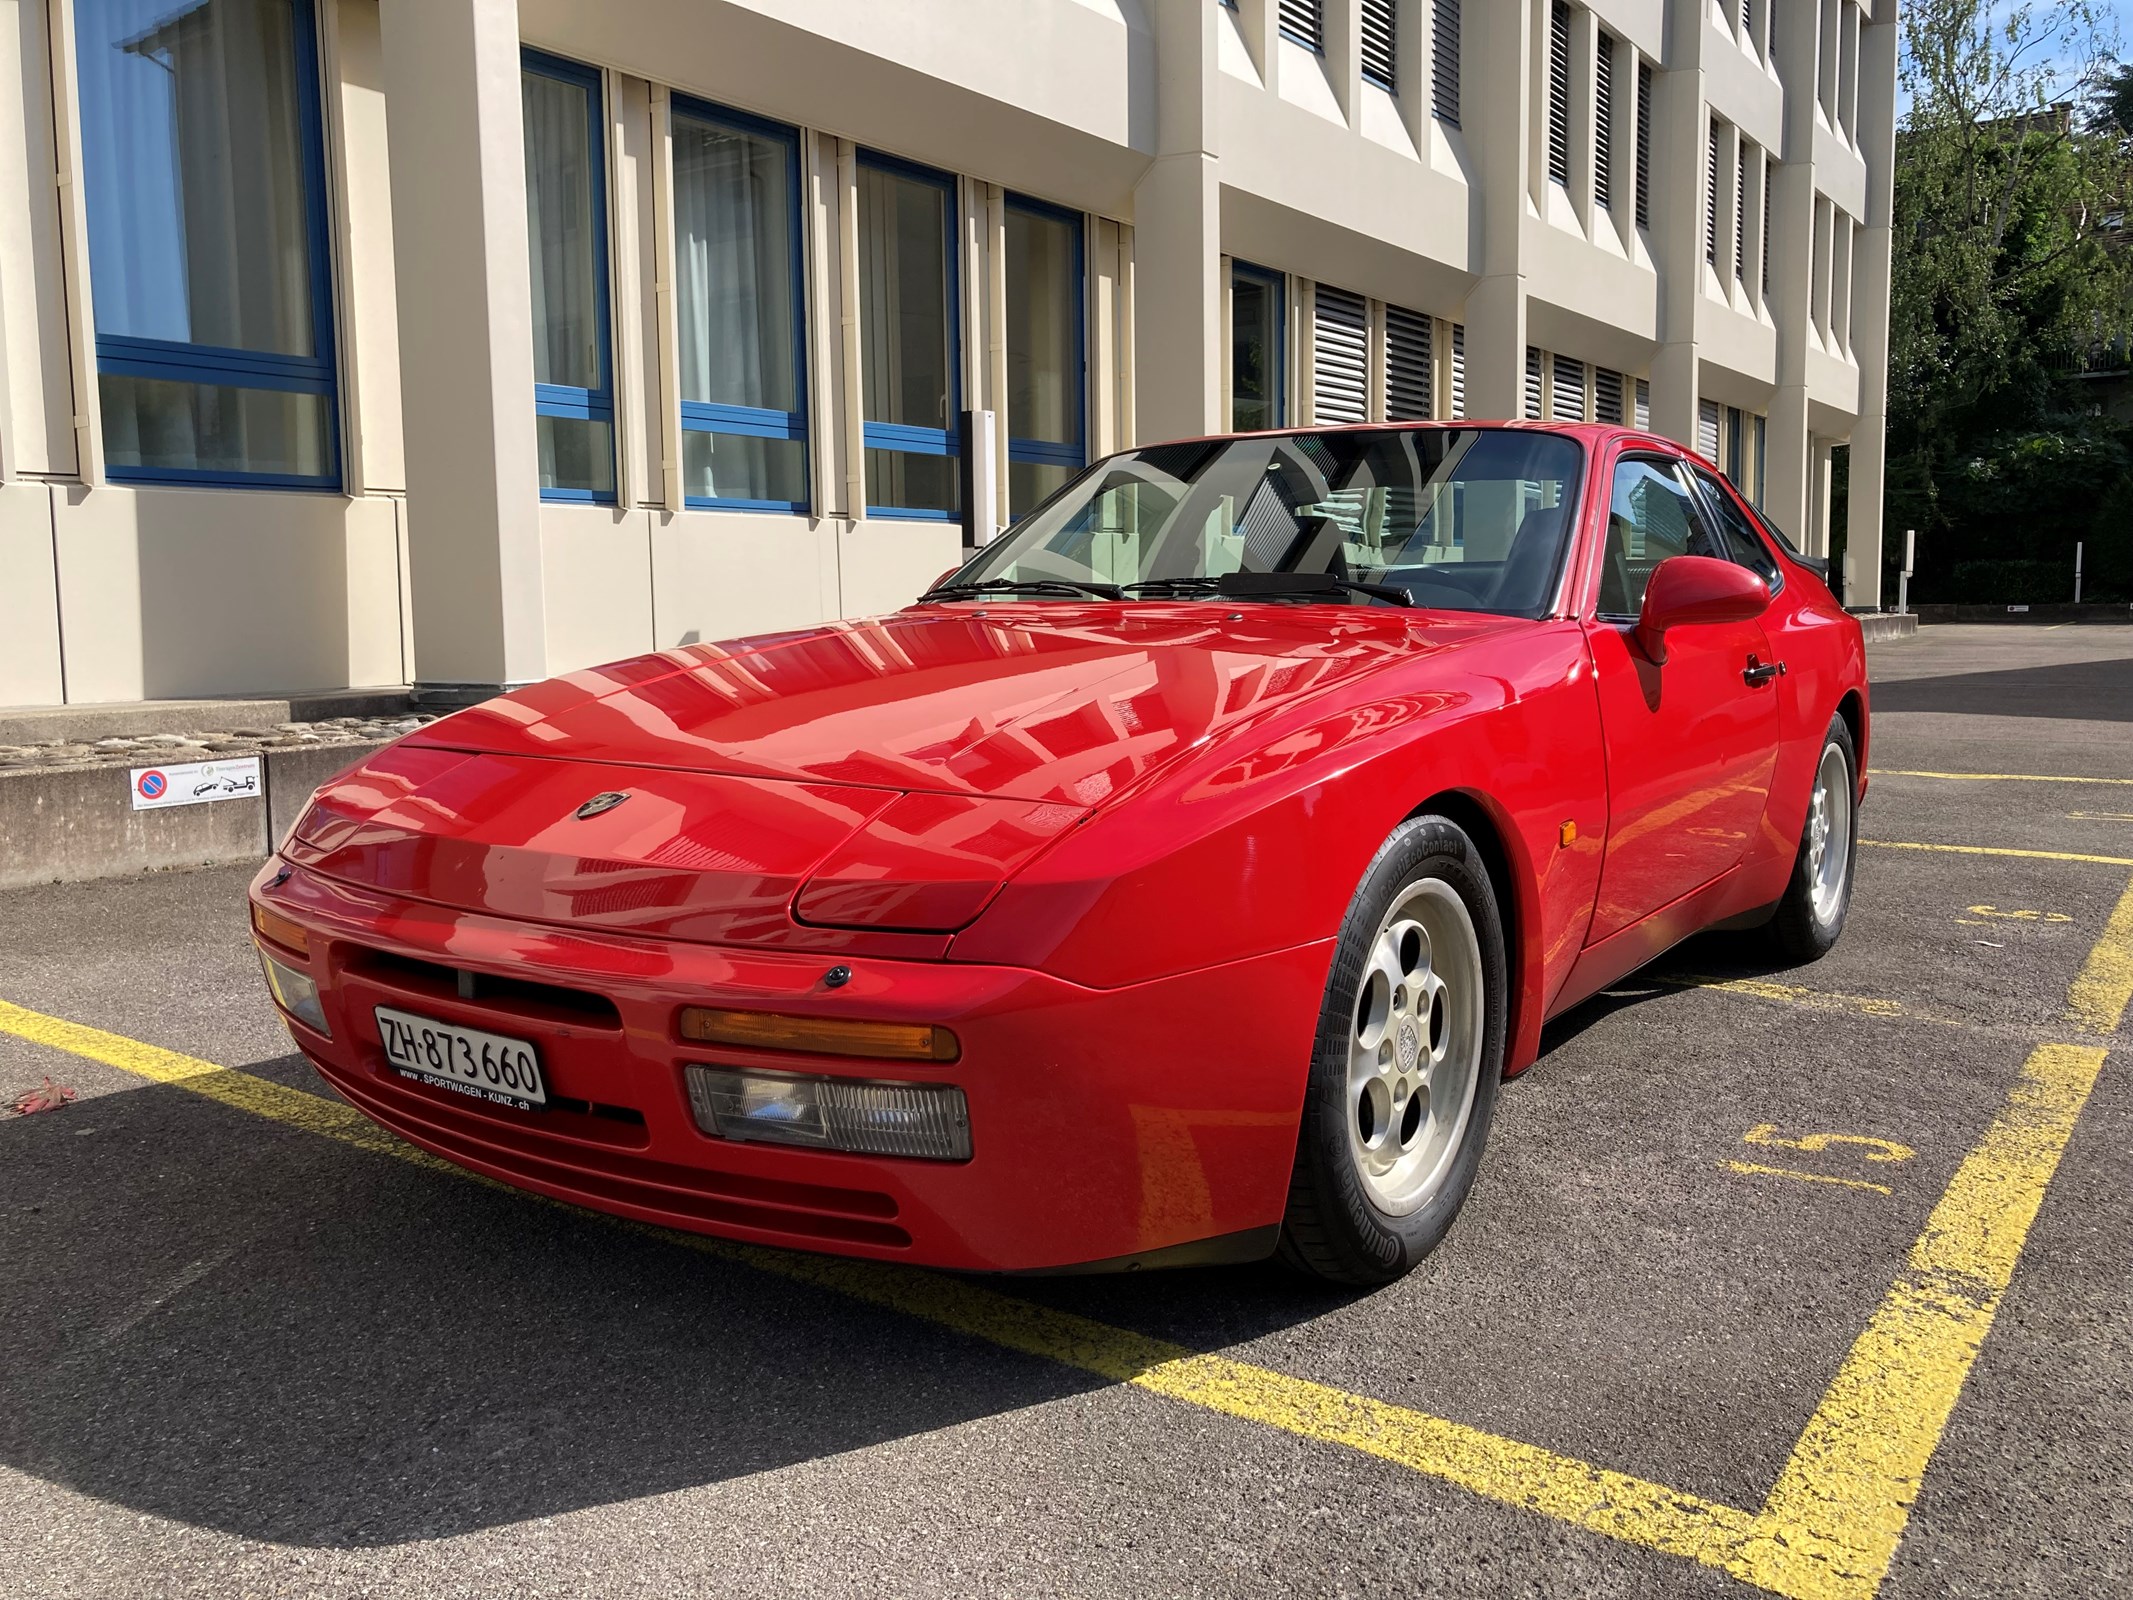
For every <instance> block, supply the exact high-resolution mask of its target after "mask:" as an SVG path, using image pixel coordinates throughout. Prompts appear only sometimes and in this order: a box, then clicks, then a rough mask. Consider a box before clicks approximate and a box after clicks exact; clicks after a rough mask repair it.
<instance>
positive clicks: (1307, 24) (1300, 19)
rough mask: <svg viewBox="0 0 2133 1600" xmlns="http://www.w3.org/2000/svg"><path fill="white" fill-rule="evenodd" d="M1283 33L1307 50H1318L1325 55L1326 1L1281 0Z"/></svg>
mask: <svg viewBox="0 0 2133 1600" xmlns="http://www.w3.org/2000/svg"><path fill="white" fill-rule="evenodd" d="M1281 31H1282V33H1283V34H1285V35H1286V36H1287V37H1289V38H1291V39H1294V40H1295V41H1296V42H1297V43H1298V44H1300V45H1302V46H1303V47H1304V48H1305V49H1306V50H1316V51H1318V52H1319V53H1320V54H1324V52H1325V48H1326V6H1325V0H1281Z"/></svg>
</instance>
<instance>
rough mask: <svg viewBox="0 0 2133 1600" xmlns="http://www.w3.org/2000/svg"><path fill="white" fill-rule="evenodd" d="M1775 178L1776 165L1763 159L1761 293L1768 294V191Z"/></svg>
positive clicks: (1766, 157)
mask: <svg viewBox="0 0 2133 1600" xmlns="http://www.w3.org/2000/svg"><path fill="white" fill-rule="evenodd" d="M1776 177H1777V163H1776V162H1775V161H1772V160H1771V159H1770V158H1769V157H1768V156H1765V157H1764V158H1763V293H1764V294H1765V295H1768V294H1769V293H1770V189H1771V185H1772V180H1774V179H1775V178H1776Z"/></svg>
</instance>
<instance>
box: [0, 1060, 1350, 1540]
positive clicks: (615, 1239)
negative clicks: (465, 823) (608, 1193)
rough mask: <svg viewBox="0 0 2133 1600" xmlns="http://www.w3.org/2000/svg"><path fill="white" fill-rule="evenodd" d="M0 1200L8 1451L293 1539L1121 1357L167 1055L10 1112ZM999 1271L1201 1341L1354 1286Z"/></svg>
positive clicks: (818, 1442)
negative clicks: (993, 1338)
mask: <svg viewBox="0 0 2133 1600" xmlns="http://www.w3.org/2000/svg"><path fill="white" fill-rule="evenodd" d="M273 1065H274V1066H275V1067H277V1068H279V1067H281V1066H284V1065H287V1064H286V1063H275V1064H273ZM271 1075H273V1076H276V1077H285V1076H287V1075H286V1074H284V1073H282V1072H280V1071H275V1072H273V1073H272V1074H271ZM0 1220H4V1223H5V1226H6V1227H7V1229H8V1232H9V1235H10V1238H9V1245H10V1248H9V1249H8V1250H7V1251H6V1252H4V1254H0V1304H5V1305H7V1306H8V1307H9V1308H10V1312H11V1316H10V1326H9V1329H8V1334H9V1337H8V1341H7V1355H6V1359H7V1362H8V1373H7V1379H6V1382H5V1386H4V1391H0V1392H4V1393H5V1395H6V1401H5V1404H4V1405H0V1460H4V1461H5V1462H6V1463H7V1464H8V1465H10V1466H13V1467H15V1468H18V1469H20V1470H22V1471H25V1472H28V1473H32V1474H35V1475H36V1476H38V1477H41V1478H44V1479H46V1480H48V1481H51V1482H54V1483H57V1484H62V1485H65V1486H67V1487H69V1488H72V1489H75V1490H78V1491H79V1492H81V1493H83V1494H87V1495H91V1496H94V1497H96V1498H97V1499H100V1500H106V1501H110V1502H114V1503H117V1504H120V1505H124V1506H127V1507H129V1508H132V1509H135V1510H138V1511H141V1512H147V1513H152V1514H154V1515H157V1516H162V1517H169V1518H173V1519H176V1520H178V1521H182V1522H186V1523H190V1524H193V1525H196V1526H201V1527H207V1528H214V1529H220V1530H223V1531H227V1532H230V1533H235V1534H238V1535H241V1536H243V1537H246V1538H251V1539H262V1540H270V1541H275V1542H279V1543H285V1544H291V1545H297V1546H308V1547H313V1548H368V1547H375V1546H387V1545H395V1544H401V1543H405V1542H408V1541H411V1540H417V1539H431V1538H449V1537H452V1536H454V1535H458V1534H464V1533H468V1532H471V1531H474V1530H477V1529H481V1528H487V1527H493V1526H498V1525H503V1524H509V1523H515V1522H520V1521H524V1520H526V1519H529V1518H535V1517H541V1516H548V1515H553V1514H558V1513H563V1512H569V1511H573V1510H577V1509H580V1508H584V1507H589V1506H596V1505H604V1504H611V1503H615V1502H620V1501H627V1500H633V1499H637V1498H640V1497H642V1496H646V1495H652V1494H659V1493H663V1492H666V1491H670V1490H674V1489H680V1488H686V1487H693V1486H697V1485H701V1484H705V1483H710V1482H717V1481H722V1480H726V1479H732V1478H737V1477H741V1476H744V1475H747V1474H752V1473H759V1472H764V1471H768V1470H772V1469H776V1468H779V1467H785V1466H789V1465H792V1464H795V1463H798V1462H803V1461H807V1460H812V1459H819V1458H823V1457H828V1456H834V1455H837V1454H840V1453H842V1452H846V1451H852V1450H858V1449H863V1448H866V1447H868V1446H870V1445H875V1444H879V1443H882V1442H884V1441H889V1440H895V1439H900V1438H906V1437H911V1436H914V1435H918V1434H923V1433H928V1432H932V1431H935V1430H938V1429H941V1428H946V1427H952V1426H954V1425H956V1424H958V1423H963V1422H968V1421H972V1420H974V1419H978V1418H982V1417H987V1416H992V1415H997V1414H1001V1413H1006V1412H1011V1411H1015V1410H1019V1409H1021V1408H1024V1407H1028V1406H1032V1405H1037V1404H1041V1403H1043V1402H1045V1401H1049V1400H1054V1399H1059V1398H1062V1397H1065V1396H1069V1395H1072V1394H1076V1393H1082V1392H1087V1391H1090V1390H1094V1389H1098V1388H1102V1387H1106V1386H1107V1384H1106V1381H1105V1380H1103V1379H1101V1378H1098V1377H1095V1376H1093V1375H1090V1374H1087V1373H1083V1372H1079V1371H1076V1370H1074V1369H1071V1368H1067V1367H1063V1366H1058V1365H1054V1364H1052V1363H1050V1362H1046V1361H1041V1360H1037V1359H1035V1358H1032V1357H1027V1356H1023V1355H1018V1354H1015V1353H1013V1352H1010V1351H1008V1350H1005V1349H1002V1348H999V1347H997V1346H995V1345H991V1344H987V1343H983V1342H980V1341H978V1340H976V1339H974V1338H972V1337H969V1336H966V1335H963V1334H959V1333H956V1332H953V1331H951V1330H948V1329H944V1328H942V1327H939V1326H936V1325H933V1324H931V1323H927V1322H924V1321H921V1320H918V1319H914V1318H911V1317H907V1316H903V1315H898V1314H895V1313H892V1312H888V1311H884V1310H879V1309H876V1308H874V1307H871V1306H868V1305H866V1304H863V1303H861V1302H858V1301H855V1300H851V1299H848V1298H845V1297H843V1296H839V1295H836V1294H834V1293H831V1292H828V1291H825V1290H822V1289H818V1288H813V1287H810V1286H807V1285H804V1284H800V1283H794V1282H789V1281H786V1280H784V1279H782V1278H779V1277H777V1276H775V1275H772V1274H766V1273H763V1272H760V1271H756V1270H754V1269H751V1268H749V1267H747V1266H744V1265H741V1264H738V1263H735V1262H731V1261H725V1260H720V1259H718V1258H716V1257H714V1256H710V1255H706V1254H703V1253H700V1252H697V1251H693V1250H687V1249H683V1248H680V1247H678V1246H677V1245H675V1244H672V1243H669V1242H666V1241H663V1240H661V1239H659V1238H657V1237H655V1236H648V1235H645V1234H642V1233H637V1232H632V1231H628V1230H624V1229H620V1228H616V1227H613V1226H611V1225H609V1224H608V1223H606V1222H604V1221H603V1220H601V1219H599V1218H596V1217H592V1216H589V1215H586V1214H584V1213H580V1212H577V1211H574V1210H571V1209H568V1208H561V1207H552V1206H546V1205H541V1204H537V1203H534V1202H531V1201H529V1200H527V1199H526V1198H524V1197H522V1196H519V1195H515V1194H512V1193H510V1192H508V1191H504V1190H501V1189H497V1188H492V1187H489V1186H486V1185H482V1184H478V1183H473V1182H469V1181H466V1180H465V1179H462V1178H459V1177H457V1176H452V1175H447V1174H440V1173H436V1172H429V1171H423V1170H421V1169H418V1168H415V1167H412V1166H409V1165H407V1164H405V1163H403V1162H400V1161H396V1160H392V1159H389V1158H381V1157H380V1156H378V1155H375V1154H371V1153H366V1152H363V1151H360V1150H355V1149H351V1148H349V1147H347V1146H345V1145H341V1144H339V1143H336V1142H334V1141H331V1140H326V1139H321V1138H318V1137H317V1136H315V1135H312V1134H308V1133H303V1132H299V1131H297V1130H294V1129H291V1128H287V1127H283V1126H281V1125H278V1124H273V1123H264V1122H260V1121H258V1120H256V1119H254V1118H252V1117H249V1116H247V1115H245V1114H243V1113H241V1112H237V1111H234V1110H232V1109H230V1108H227V1107H224V1106H221V1105H218V1104H216V1103H214V1102H211V1101H208V1100H206V1099H203V1098H201V1097H198V1096H196V1095H193V1094H190V1093H187V1092H186V1091H184V1090H181V1089H177V1088H171V1087H166V1086H160V1085H146V1086H143V1087H141V1088H138V1089H129V1090H124V1091H121V1092H118V1093H114V1094H108V1095H103V1096H99V1097H96V1098H94V1099H92V1100H89V1101H86V1102H82V1103H80V1104H77V1105H75V1106H72V1107H69V1108H68V1109H67V1110H66V1111H65V1112H64V1113H62V1114H47V1115H42V1116H33V1117H23V1118H18V1119H12V1120H10V1121H8V1122H6V1123H5V1124H0ZM979 1281H980V1282H982V1283H984V1284H985V1285H987V1286H988V1287H992V1288H996V1289H998V1290H1000V1291H1002V1292H1005V1293H1008V1294H1019V1293H1021V1292H1022V1291H1023V1290H1024V1288H1026V1287H1032V1286H1033V1285H1034V1284H1035V1283H1038V1282H1041V1283H1042V1284H1043V1286H1044V1287H1043V1291H1042V1294H1041V1297H1042V1298H1043V1299H1044V1300H1045V1301H1046V1302H1047V1303H1050V1304H1054V1305H1064V1306H1065V1307H1067V1308H1069V1309H1077V1310H1081V1311H1083V1312H1084V1314H1088V1315H1104V1314H1105V1313H1106V1312H1107V1311H1111V1312H1115V1311H1118V1310H1121V1309H1124V1308H1127V1307H1129V1306H1130V1303H1131V1301H1132V1299H1133V1298H1134V1297H1135V1296H1146V1297H1148V1298H1150V1299H1155V1298H1158V1297H1159V1298H1160V1300H1161V1302H1162V1305H1163V1311H1162V1316H1161V1320H1163V1321H1164V1322H1165V1323H1166V1324H1168V1329H1167V1330H1166V1331H1168V1332H1170V1334H1171V1336H1173V1337H1177V1336H1179V1334H1180V1333H1183V1334H1185V1335H1188V1336H1190V1337H1191V1339H1192V1341H1193V1342H1194V1344H1195V1347H1197V1348H1216V1347H1219V1346H1220V1345H1221V1344H1224V1343H1231V1342H1236V1341H1241V1340H1245V1339H1249V1338H1252V1337H1254V1336H1256V1335H1259V1334H1263V1333H1267V1332H1270V1331H1273V1330H1275V1329H1278V1328H1280V1327H1284V1326H1287V1325H1289V1324H1291V1323H1294V1322H1298V1321H1303V1320H1307V1319H1309V1318H1311V1317H1313V1316H1316V1315H1319V1314H1321V1313H1323V1312H1325V1311H1327V1310H1329V1309H1332V1308H1334V1307H1336V1306H1338V1305H1339V1304H1341V1303H1343V1301H1344V1300H1345V1299H1347V1298H1351V1297H1348V1296H1341V1295H1336V1294H1331V1293H1329V1292H1327V1291H1325V1290H1323V1289H1321V1288H1318V1287H1316V1286H1313V1285H1311V1284H1309V1283H1307V1282H1306V1281H1305V1280H1302V1279H1300V1278H1295V1277H1293V1276H1291V1275H1289V1274H1287V1273H1284V1272H1282V1271H1281V1270H1280V1269H1278V1268H1275V1267H1272V1266H1265V1267H1251V1268H1235V1269H1222V1270H1215V1271H1205V1272H1178V1273H1166V1274H1162V1275H1160V1282H1161V1284H1162V1288H1161V1290H1160V1291H1152V1290H1148V1289H1143V1288H1141V1287H1140V1286H1141V1285H1143V1284H1148V1283H1152V1282H1155V1281H1157V1280H1156V1279H1155V1278H1152V1277H1151V1278H1144V1279H1136V1280H1134V1281H1133V1283H1132V1285H1131V1286H1127V1285H1125V1284H1122V1283H1121V1282H1120V1281H1119V1280H1095V1279H1053V1280H1023V1279H997V1278H995V1279H985V1280H979ZM1122 1295H1123V1296H1125V1299H1124V1300H1123V1301H1122V1300H1121V1296H1122ZM1203 1338H1204V1339H1205V1340H1206V1341H1207V1342H1205V1343H1202V1342H1200V1341H1201V1340H1202V1339H1203Z"/></svg>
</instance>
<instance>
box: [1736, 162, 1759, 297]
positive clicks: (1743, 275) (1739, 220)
mask: <svg viewBox="0 0 2133 1600" xmlns="http://www.w3.org/2000/svg"><path fill="white" fill-rule="evenodd" d="M1753 148H1754V147H1753V146H1752V145H1750V144H1749V143H1748V141H1747V140H1745V139H1743V140H1741V142H1740V161H1739V163H1738V167H1737V170H1736V171H1735V174H1734V179H1733V276H1734V277H1736V278H1738V279H1739V280H1740V281H1741V282H1742V283H1746V282H1747V281H1748V156H1749V153H1750V151H1751V150H1753Z"/></svg>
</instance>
